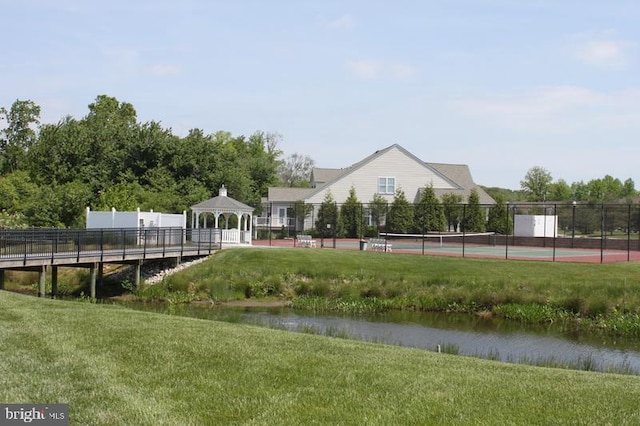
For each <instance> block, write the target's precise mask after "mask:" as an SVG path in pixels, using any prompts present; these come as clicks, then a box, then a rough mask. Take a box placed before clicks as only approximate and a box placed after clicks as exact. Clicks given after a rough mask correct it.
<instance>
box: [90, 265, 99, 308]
mask: <svg viewBox="0 0 640 426" xmlns="http://www.w3.org/2000/svg"><path fill="white" fill-rule="evenodd" d="M97 266H98V265H97V264H96V263H92V264H91V266H90V267H89V274H90V275H91V281H90V283H89V291H90V293H91V299H95V298H96V278H97V275H98V267H97Z"/></svg>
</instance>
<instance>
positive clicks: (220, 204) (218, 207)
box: [191, 195, 254, 212]
mask: <svg viewBox="0 0 640 426" xmlns="http://www.w3.org/2000/svg"><path fill="white" fill-rule="evenodd" d="M191 210H207V211H225V212H234V211H243V212H253V210H254V208H253V207H251V206H248V205H246V204H244V203H241V202H240V201H238V200H234V199H233V198H231V197H227V196H224V195H218V196H217V197H213V198H210V199H208V200H205V201H202V202H200V203H198V204H194V205H193V206H191Z"/></svg>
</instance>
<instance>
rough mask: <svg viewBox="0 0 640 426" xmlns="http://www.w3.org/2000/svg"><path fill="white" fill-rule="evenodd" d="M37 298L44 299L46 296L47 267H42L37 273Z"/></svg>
mask: <svg viewBox="0 0 640 426" xmlns="http://www.w3.org/2000/svg"><path fill="white" fill-rule="evenodd" d="M38 282H39V285H38V297H46V295H47V267H46V266H44V265H43V266H42V268H41V269H40V271H39V272H38Z"/></svg>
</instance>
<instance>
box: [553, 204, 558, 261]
mask: <svg viewBox="0 0 640 426" xmlns="http://www.w3.org/2000/svg"><path fill="white" fill-rule="evenodd" d="M557 238H558V204H554V205H553V257H552V261H553V262H555V261H556V239H557Z"/></svg>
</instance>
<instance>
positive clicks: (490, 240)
mask: <svg viewBox="0 0 640 426" xmlns="http://www.w3.org/2000/svg"><path fill="white" fill-rule="evenodd" d="M380 237H381V238H384V239H385V240H386V241H387V242H388V243H389V244H391V245H392V247H393V249H394V250H395V249H407V250H410V249H420V248H421V247H430V248H447V247H454V248H458V247H463V246H465V245H469V246H471V245H473V246H495V245H496V234H495V232H477V233H462V234H460V233H438V234H435V233H429V234H394V233H386V232H383V233H380Z"/></svg>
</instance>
